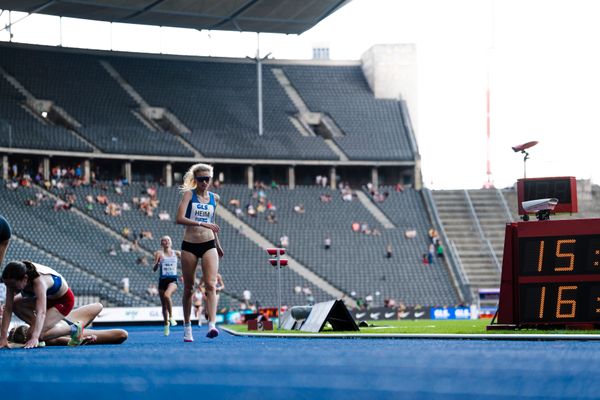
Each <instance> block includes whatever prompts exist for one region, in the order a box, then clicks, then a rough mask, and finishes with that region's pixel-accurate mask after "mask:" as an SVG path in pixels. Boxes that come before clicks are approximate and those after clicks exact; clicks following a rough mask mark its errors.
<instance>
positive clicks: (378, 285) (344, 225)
mask: <svg viewBox="0 0 600 400" xmlns="http://www.w3.org/2000/svg"><path fill="white" fill-rule="evenodd" d="M262 191H263V192H264V196H265V199H266V201H271V202H272V203H273V204H274V205H275V206H276V208H277V210H276V211H275V214H276V216H277V223H270V222H268V221H267V220H266V218H265V217H266V215H267V214H268V211H265V212H264V213H258V216H256V217H252V216H248V214H247V210H246V209H245V208H244V214H243V216H241V219H242V220H243V221H244V222H245V223H247V224H249V225H250V226H252V227H253V228H254V229H256V230H257V231H259V232H260V233H262V234H263V235H264V236H265V237H267V238H268V239H269V240H271V241H272V242H274V243H278V242H279V239H280V238H281V237H282V236H284V235H286V236H288V237H289V247H288V249H289V253H290V255H291V256H293V257H294V258H295V259H297V260H298V261H300V262H301V263H303V264H304V265H305V266H306V267H308V268H310V269H311V270H312V271H313V272H315V273H316V274H318V275H320V276H321V277H323V278H324V279H326V280H327V281H329V282H330V283H332V284H333V285H334V286H336V287H339V288H340V289H342V290H343V291H344V292H345V293H348V294H351V293H353V292H355V293H356V296H357V297H360V298H366V297H367V296H368V295H372V296H376V293H377V292H379V296H380V298H378V299H374V302H376V303H377V304H381V303H382V302H383V300H384V298H386V297H389V298H394V299H397V300H399V301H402V302H404V303H405V304H407V305H423V304H427V305H444V304H456V303H458V300H457V294H456V290H455V289H454V287H453V286H452V285H451V284H450V281H449V278H448V275H447V270H446V269H445V267H444V266H443V265H442V264H440V263H439V261H438V262H437V264H434V265H433V266H428V267H424V266H423V265H422V264H421V254H422V253H423V252H424V251H426V249H427V244H428V239H427V234H426V232H427V229H426V226H427V225H426V224H427V222H426V221H427V217H426V214H424V211H423V207H424V206H423V203H422V201H421V203H419V202H418V193H417V192H416V191H414V192H413V194H410V193H395V194H391V195H390V197H395V196H398V199H396V200H393V201H397V202H399V203H402V204H403V208H402V210H403V211H402V213H403V214H405V215H409V216H410V215H413V216H414V219H412V220H411V222H412V223H409V222H406V223H405V224H403V225H402V226H401V227H399V228H396V229H388V230H383V229H381V228H380V227H378V226H377V223H376V222H375V220H374V218H373V217H372V216H371V214H370V213H368V212H367V211H366V209H365V208H364V207H363V206H362V205H361V204H360V203H359V202H358V201H356V200H354V201H350V202H347V201H343V200H342V199H341V195H340V194H339V192H337V191H332V190H330V189H322V188H318V187H308V186H301V187H296V188H295V189H293V190H289V189H288V188H286V187H280V188H279V189H276V190H273V189H263V190H262ZM409 192H410V191H409ZM220 193H221V194H222V196H223V203H224V204H230V202H231V201H232V200H234V201H235V200H238V201H239V202H240V205H241V207H244V206H246V205H248V204H252V205H253V206H254V208H255V209H256V208H258V198H259V197H260V194H259V193H258V191H252V190H249V189H247V188H246V187H245V186H242V185H226V186H223V187H221V188H220ZM405 194H406V197H407V198H409V199H410V200H409V201H403V197H401V196H404V195H405ZM321 195H330V196H331V202H327V203H325V202H322V201H321V200H320V196H321ZM300 204H301V205H303V206H304V209H305V212H304V213H303V214H299V213H297V212H295V211H294V206H297V205H300ZM229 207H230V208H231V209H232V211H233V212H235V210H234V209H233V207H232V206H229ZM407 209H410V211H407ZM408 218H410V217H408ZM353 223H358V224H359V225H362V224H367V225H368V226H369V227H370V228H369V229H370V230H371V232H372V231H373V229H374V228H377V229H378V230H379V231H380V233H381V235H380V236H379V235H373V234H370V235H366V234H364V233H360V232H354V231H353V230H352V224H353ZM408 227H410V228H411V229H416V230H418V232H419V233H418V236H417V238H415V239H407V238H405V230H406V229H407V228H408ZM326 236H330V237H331V238H332V246H331V248H330V249H329V250H326V249H325V248H324V246H323V241H324V239H325V237H326ZM388 243H391V244H392V247H393V257H392V258H389V259H387V258H385V248H386V245H387V244H388Z"/></svg>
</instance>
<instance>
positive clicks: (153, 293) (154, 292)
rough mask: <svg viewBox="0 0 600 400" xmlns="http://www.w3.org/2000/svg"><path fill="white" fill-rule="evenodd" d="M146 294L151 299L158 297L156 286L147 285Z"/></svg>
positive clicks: (152, 284)
mask: <svg viewBox="0 0 600 400" xmlns="http://www.w3.org/2000/svg"><path fill="white" fill-rule="evenodd" d="M146 293H148V295H149V296H152V297H154V296H158V287H157V286H156V284H154V283H151V284H149V285H148V289H146Z"/></svg>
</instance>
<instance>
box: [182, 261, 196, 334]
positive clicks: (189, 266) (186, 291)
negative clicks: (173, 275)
mask: <svg viewBox="0 0 600 400" xmlns="http://www.w3.org/2000/svg"><path fill="white" fill-rule="evenodd" d="M197 264H198V257H196V256H195V255H194V254H192V253H190V252H189V251H182V252H181V269H182V274H183V297H182V305H183V322H184V324H189V323H190V314H191V313H192V295H193V294H194V283H195V280H196V265H197Z"/></svg>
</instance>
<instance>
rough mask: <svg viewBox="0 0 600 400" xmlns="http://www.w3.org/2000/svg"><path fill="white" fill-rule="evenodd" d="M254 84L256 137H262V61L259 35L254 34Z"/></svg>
mask: <svg viewBox="0 0 600 400" xmlns="http://www.w3.org/2000/svg"><path fill="white" fill-rule="evenodd" d="M256 84H257V85H258V136H262V135H263V101H262V60H261V59H260V33H258V32H257V33H256Z"/></svg>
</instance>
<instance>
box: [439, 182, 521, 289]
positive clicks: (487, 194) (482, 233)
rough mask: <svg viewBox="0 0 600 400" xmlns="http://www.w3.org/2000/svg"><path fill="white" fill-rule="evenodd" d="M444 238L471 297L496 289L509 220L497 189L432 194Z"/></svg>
mask: <svg viewBox="0 0 600 400" xmlns="http://www.w3.org/2000/svg"><path fill="white" fill-rule="evenodd" d="M432 194H433V198H434V200H435V204H436V207H437V210H438V213H439V216H440V219H441V222H442V224H443V226H444V230H445V231H446V234H447V235H448V238H449V239H450V240H451V241H452V243H453V247H454V248H455V249H456V251H457V252H458V257H459V259H460V260H461V263H462V269H463V271H464V273H465V275H466V278H467V280H468V282H469V284H470V287H471V291H472V294H473V296H476V295H477V291H478V289H483V288H498V287H499V286H500V266H501V263H502V250H503V244H504V226H505V224H506V222H507V221H509V220H510V218H509V217H508V216H507V213H506V205H505V202H504V200H503V198H502V197H501V196H500V195H499V192H498V191H497V190H495V189H494V190H487V189H484V190H469V191H467V190H447V191H433V192H432Z"/></svg>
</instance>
